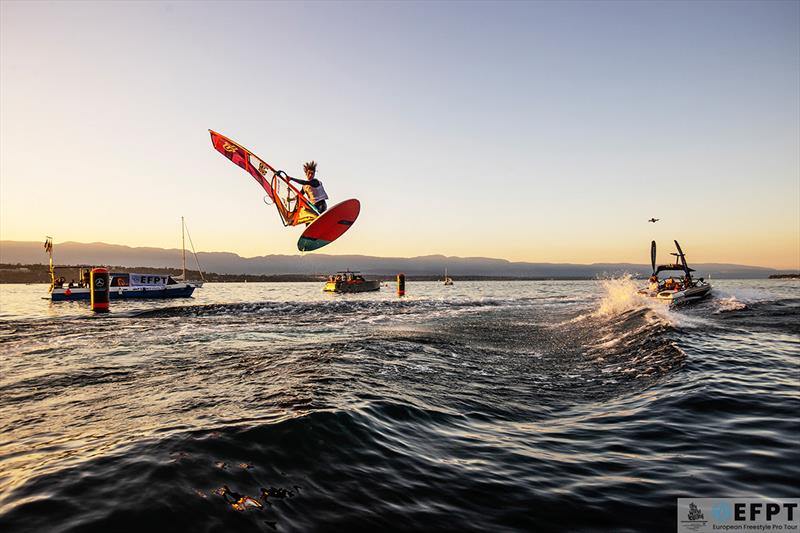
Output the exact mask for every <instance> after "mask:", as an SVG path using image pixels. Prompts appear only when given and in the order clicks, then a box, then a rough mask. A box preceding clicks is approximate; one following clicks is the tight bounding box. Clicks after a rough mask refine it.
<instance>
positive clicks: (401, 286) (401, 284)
mask: <svg viewBox="0 0 800 533" xmlns="http://www.w3.org/2000/svg"><path fill="white" fill-rule="evenodd" d="M397 295H398V296H405V295H406V275H405V274H398V275H397Z"/></svg>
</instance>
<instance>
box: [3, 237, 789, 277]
mask: <svg viewBox="0 0 800 533" xmlns="http://www.w3.org/2000/svg"><path fill="white" fill-rule="evenodd" d="M197 255H198V258H199V260H200V265H201V266H202V268H203V270H204V271H207V272H216V273H218V274H250V275H286V274H292V275H295V274H306V275H307V274H311V275H314V274H328V273H332V272H336V271H337V270H345V269H348V268H349V269H351V270H360V271H362V272H364V273H366V274H372V275H391V274H396V273H398V272H403V273H405V274H407V275H410V276H440V275H442V274H443V273H444V269H445V267H447V269H448V272H449V273H450V275H451V276H489V277H508V278H545V279H547V278H562V279H563V278H573V279H586V278H596V277H598V276H608V275H619V274H623V273H629V274H636V275H639V276H647V275H649V274H650V271H651V269H650V265H646V264H630V263H594V264H591V265H580V264H571V263H525V262H511V261H506V260H505V259H491V258H486V257H446V256H443V255H428V256H421V257H408V258H406V257H373V256H367V255H326V254H317V253H315V254H306V255H303V256H301V255H266V256H259V257H240V256H239V255H237V254H234V253H229V252H200V253H198V254H197ZM54 257H55V260H56V264H57V265H59V264H60V265H78V264H86V265H123V266H128V267H153V268H180V266H181V250H179V249H163V248H149V247H138V248H133V247H130V246H122V245H117V244H105V243H100V242H96V243H89V244H85V243H77V242H64V243H57V244H56V245H55V254H54ZM0 263H7V264H16V263H21V264H45V263H47V255H46V254H45V252H44V248H43V246H42V243H41V242H24V241H0ZM189 266H192V267H193V266H194V259H193V258H192V259H189V258H188V257H187V267H189ZM691 266H692V268H694V269H696V270H697V274H698V275H700V276H704V275H709V274H711V275H712V277H714V278H767V277H768V276H770V275H774V274H778V273H780V272H779V271H777V270H775V269H772V268H763V267H754V266H744V265H729V264H717V263H706V264H692V265H691Z"/></svg>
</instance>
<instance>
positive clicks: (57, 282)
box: [44, 237, 201, 302]
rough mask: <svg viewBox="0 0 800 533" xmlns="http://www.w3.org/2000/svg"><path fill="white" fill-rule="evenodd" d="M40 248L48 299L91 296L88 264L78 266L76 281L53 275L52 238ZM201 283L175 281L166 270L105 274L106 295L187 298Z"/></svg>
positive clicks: (89, 267) (81, 298) (90, 269)
mask: <svg viewBox="0 0 800 533" xmlns="http://www.w3.org/2000/svg"><path fill="white" fill-rule="evenodd" d="M44 249H45V251H46V252H47V254H48V256H49V258H50V268H49V271H50V288H49V291H48V292H49V293H50V300H52V301H54V302H59V301H65V300H66V301H74V300H91V288H90V287H91V284H90V274H91V271H92V267H91V266H82V267H79V270H78V281H77V282H76V281H75V280H72V281H70V282H69V283H67V280H66V278H64V276H60V277H57V276H56V269H55V266H54V264H53V238H52V237H47V240H45V243H44ZM200 286H201V285H200V284H198V283H197V282H192V281H188V282H185V281H179V280H176V279H174V278H173V277H172V276H170V275H169V274H137V273H133V272H112V273H110V274H109V298H111V299H112V300H114V299H119V298H188V297H190V296H191V295H192V293H193V292H194V290H195V289H196V288H198V287H200Z"/></svg>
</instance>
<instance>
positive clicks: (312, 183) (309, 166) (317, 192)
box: [289, 161, 328, 215]
mask: <svg viewBox="0 0 800 533" xmlns="http://www.w3.org/2000/svg"><path fill="white" fill-rule="evenodd" d="M303 170H304V171H305V173H306V178H308V179H305V180H301V179H297V178H289V179H291V180H292V181H293V182H295V183H299V184H300V185H302V186H303V193H305V195H306V198H308V201H309V202H311V203H312V204H314V207H316V208H317V211H319V214H320V215H321V214H322V213H324V212H325V210H326V209H328V204H327V203H326V202H325V200H327V199H328V193H326V192H325V189H324V188H323V187H322V182H321V181H319V180H318V179H317V178H316V177H315V176H316V174H317V163H316V162H315V161H309V162H308V163H306V164H305V165H303Z"/></svg>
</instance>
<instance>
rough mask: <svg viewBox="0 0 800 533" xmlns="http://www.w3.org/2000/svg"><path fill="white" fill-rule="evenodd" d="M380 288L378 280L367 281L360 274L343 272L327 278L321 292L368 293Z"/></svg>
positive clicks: (348, 271)
mask: <svg viewBox="0 0 800 533" xmlns="http://www.w3.org/2000/svg"><path fill="white" fill-rule="evenodd" d="M380 288H381V282H380V281H379V280H367V279H364V276H362V275H361V273H360V272H356V271H352V270H344V271H341V272H337V273H336V274H334V275H331V276H328V280H327V281H326V282H325V287H323V288H322V290H323V291H325V292H369V291H377V290H379V289H380Z"/></svg>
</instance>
